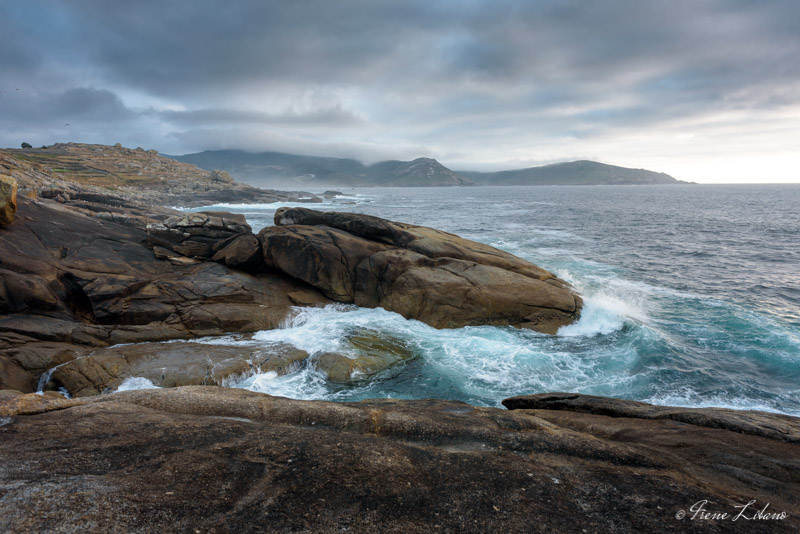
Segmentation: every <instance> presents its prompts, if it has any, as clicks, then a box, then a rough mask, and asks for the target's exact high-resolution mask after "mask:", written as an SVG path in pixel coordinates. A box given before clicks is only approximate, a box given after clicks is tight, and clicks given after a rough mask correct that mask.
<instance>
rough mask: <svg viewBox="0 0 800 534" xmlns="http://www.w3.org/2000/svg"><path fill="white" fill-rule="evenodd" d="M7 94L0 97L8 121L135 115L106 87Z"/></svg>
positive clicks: (110, 119) (110, 118) (92, 119)
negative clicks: (61, 91) (33, 93)
mask: <svg viewBox="0 0 800 534" xmlns="http://www.w3.org/2000/svg"><path fill="white" fill-rule="evenodd" d="M3 96H5V97H6V98H4V99H2V100H0V113H2V116H3V118H5V119H6V120H8V121H36V122H39V121H51V122H53V121H54V122H58V121H62V120H76V119H77V120H81V121H88V122H117V121H120V120H127V119H130V118H133V117H134V116H135V113H134V112H132V111H131V110H129V109H128V108H127V107H125V104H123V103H122V100H121V99H120V98H119V97H118V96H117V95H115V94H114V93H112V92H111V91H107V90H105V89H93V88H87V87H76V88H74V89H68V90H66V91H64V92H63V93H56V94H53V93H42V94H35V95H28V94H27V93H26V92H24V93H23V94H22V96H19V93H18V91H16V88H15V89H14V90H13V91H11V92H9V93H8V94H7V95H5V94H4V95H3Z"/></svg>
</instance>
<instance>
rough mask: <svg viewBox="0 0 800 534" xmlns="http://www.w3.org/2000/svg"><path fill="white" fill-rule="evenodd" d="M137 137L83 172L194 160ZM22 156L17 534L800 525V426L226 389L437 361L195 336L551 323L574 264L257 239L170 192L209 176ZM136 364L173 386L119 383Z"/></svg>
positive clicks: (451, 247)
mask: <svg viewBox="0 0 800 534" xmlns="http://www.w3.org/2000/svg"><path fill="white" fill-rule="evenodd" d="M37 150H40V151H43V150H45V149H37ZM46 150H51V149H46ZM59 150H62V151H63V152H64V153H65V154H67V155H68V156H69V155H70V154H72V155H74V154H73V153H72V152H70V151H71V150H74V147H72V146H68V147H66V148H64V147H61V148H59ZM124 150H129V149H122V148H121V147H101V148H98V149H97V150H93V149H92V146H88V148H87V147H83V148H81V150H80V151H79V152H80V154H79V155H80V158H82V159H81V160H80V161H82V162H83V163H80V165H82V167H80V168H79V169H78V170H76V171H75V172H78V171H79V170H80V169H84V168H89V166H88V164H87V163H86V162H87V161H88V157H89V156H87V155H86V154H87V153H93V154H95V155H96V157H97V158H100V160H102V161H100V160H98V161H95V162H94V165H95V166H96V167H97V168H98V169H100V170H102V171H103V172H105V173H107V174H113V173H112V172H111V171H109V170H107V169H108V168H110V167H109V166H110V165H112V163H113V159H114V157H117V158H120V157H121V155H122V156H125V157H130V158H132V159H124V158H123V161H121V162H120V161H117V162H116V163H113V165H116V166H117V167H115V168H138V167H136V165H139V164H141V162H142V161H144V160H147V161H150V162H151V163H150V164H151V165H153V169H155V170H153V171H152V172H154V173H155V172H160V170H164V169H173V168H172V167H170V165H172V164H170V163H165V162H161V159H165V158H160V156H158V155H157V154H152V153H148V152H146V151H132V152H133V154H128V155H126V154H127V153H125V154H123V152H121V151H124ZM5 152H14V151H4V153H0V174H3V173H5V174H4V176H10V178H9V179H5V180H4V181H3V183H8V184H11V183H13V184H14V185H16V184H17V183H19V190H18V191H17V189H14V191H13V193H14V194H13V195H12V194H11V193H9V194H8V195H6V196H7V197H8V198H11V197H12V196H13V197H14V198H13V199H12V200H13V209H12V208H11V207H10V206H11V203H10V202H8V203H6V204H5V205H4V206H0V208H2V207H5V211H4V213H5V214H7V216H6V219H5V220H4V221H5V222H3V223H2V224H0V511H2V514H0V530H3V531H8V532H30V531H60V532H75V531H82V532H105V531H108V530H121V531H129V532H152V531H187V530H194V531H200V532H207V531H213V532H226V531H234V530H237V531H264V530H279V531H301V532H333V531H343V530H344V531H347V530H349V531H354V532H378V531H380V532H421V531H426V532H427V531H429V530H431V528H434V529H436V530H443V531H450V532H456V531H458V532H462V531H466V532H480V531H502V532H545V531H548V532H549V531H554V530H555V531H571V532H572V531H574V532H581V531H585V532H599V531H614V532H641V531H643V530H649V531H653V532H674V531H683V530H686V529H687V528H688V529H690V530H704V531H706V530H707V531H711V532H717V531H729V530H731V529H734V530H737V529H740V530H742V531H745V530H746V531H748V532H783V531H786V532H793V531H796V530H797V529H798V527H800V521H799V520H798V518H797V514H796V511H797V509H798V503H799V502H800V454H799V453H800V450H798V443H800V422H799V420H798V419H796V418H792V417H788V416H782V415H777V414H767V413H760V412H738V411H732V410H722V409H711V408H709V409H680V408H668V407H657V406H650V405H646V404H643V403H637V402H632V401H621V400H615V399H606V398H599V397H589V396H584V395H578V394H568V393H555V394H542V395H532V396H524V397H515V398H511V399H506V400H505V401H503V404H504V405H505V406H506V407H507V408H508V410H504V409H500V408H479V407H474V406H469V405H467V404H463V403H459V402H451V401H440V400H420V401H407V400H405V401H404V400H371V401H364V402H359V403H330V402H322V401H313V402H312V401H298V400H290V399H284V398H279V397H272V396H269V395H264V394H260V393H253V392H249V391H244V390H235V389H230V388H225V387H219V386H225V385H229V384H231V383H232V382H235V381H236V380H239V379H241V378H242V377H244V376H247V375H248V374H253V373H256V372H266V371H272V372H275V373H277V374H283V373H288V372H291V371H293V370H295V369H297V368H298V366H303V365H310V366H313V367H314V368H315V369H317V370H318V371H320V372H321V373H324V375H325V376H326V377H327V379H328V380H330V381H331V382H336V383H345V384H346V383H348V382H351V381H354V380H361V379H369V377H371V376H373V375H376V374H378V373H381V372H382V371H384V370H386V369H388V368H390V367H392V366H396V365H404V363H405V362H407V361H409V360H411V359H413V358H415V357H417V356H418V355H417V354H416V353H415V352H414V350H413V349H412V348H410V347H407V346H405V345H404V344H403V343H402V342H400V341H399V340H394V339H391V338H385V337H382V336H380V335H378V334H377V333H376V331H374V330H372V329H370V328H364V329H361V330H359V331H354V332H352V333H351V334H350V335H349V336H348V338H347V339H346V340H345V341H346V344H347V350H346V351H345V352H331V353H325V354H314V355H309V354H307V353H305V352H303V351H300V350H298V349H296V348H294V347H292V346H289V345H284V344H277V343H275V344H253V345H252V346H249V345H248V346H246V347H245V346H242V345H238V346H235V347H234V346H229V345H224V344H218V345H208V344H199V343H197V341H196V338H199V337H203V336H219V335H222V334H232V333H233V334H237V335H240V336H247V335H249V334H250V333H253V332H256V331H259V330H265V329H272V328H276V327H279V326H280V325H281V324H282V322H283V321H285V320H286V319H287V318H288V317H291V315H292V313H293V309H294V308H295V307H297V306H325V305H330V304H332V303H334V302H337V303H345V304H351V305H358V306H364V307H382V308H385V309H387V310H389V311H395V312H397V313H399V314H401V315H403V316H404V317H406V318H409V319H416V320H420V321H423V322H425V323H427V324H429V325H431V326H434V327H437V328H449V327H460V326H465V325H480V324H493V325H511V326H516V327H520V328H530V329H533V330H537V331H539V332H543V333H550V334H552V333H555V332H556V331H557V330H558V328H559V327H561V326H563V325H567V324H570V323H572V322H574V321H576V320H577V319H578V318H579V316H580V312H581V308H582V300H581V298H580V297H579V296H578V295H577V294H576V293H575V292H574V291H573V289H572V288H571V287H570V286H569V285H568V284H566V283H565V282H564V281H562V280H560V279H558V278H556V277H555V276H554V275H553V274H552V273H549V272H547V271H545V270H543V269H541V268H539V267H537V266H535V265H532V264H530V263H528V262H526V261H524V260H522V259H520V258H517V257H515V256H513V255H510V254H507V253H505V252H502V251H500V250H497V249H494V248H492V247H488V246H486V245H482V244H479V243H475V242H472V241H468V240H465V239H462V238H459V237H458V236H455V235H452V234H448V233H445V232H442V231H439V230H435V229H432V228H425V227H420V226H414V225H410V224H406V223H400V222H393V221H387V220H384V219H379V218H376V217H369V216H364V215H358V214H348V213H330V212H322V211H315V210H308V209H301V208H291V209H288V208H284V209H279V210H278V211H277V213H276V216H275V226H271V227H267V228H265V229H263V230H261V231H260V232H259V233H258V234H254V233H253V232H252V229H251V228H250V227H249V225H248V224H247V222H246V221H245V219H244V218H243V217H242V216H239V215H235V214H231V213H223V212H204V213H184V212H180V211H176V210H173V209H170V208H163V207H156V206H155V205H154V204H153V202H155V201H156V200H154V199H160V200H158V201H164V200H165V199H175V198H179V196H180V195H184V194H185V195H188V196H187V197H186V198H189V197H191V196H192V195H195V196H194V197H192V198H204V197H202V195H200V196H197V195H198V194H200V190H198V189H197V188H195V185H196V182H195V181H194V180H195V179H200V178H199V177H200V175H197V174H192V173H195V171H193V170H191V169H188V168H180V169H177V170H176V169H173V170H172V171H170V172H173V171H174V172H176V173H178V174H179V175H180V177H179V178H175V179H174V180H172V183H171V184H167V185H166V186H163V187H162V185H152V184H161V183H162V181H160V180H157V177H154V176H151V175H147V174H143V175H137V176H144V178H142V181H144V182H146V183H147V184H150V186H147V187H145V186H144V185H142V184H138V185H135V184H133V185H132V184H130V183H128V184H127V185H124V184H123V185H120V184H118V185H117V186H115V187H116V189H115V190H114V192H113V193H111V192H110V191H109V190H108V189H107V188H106V189H104V188H103V187H101V186H98V185H97V184H96V183H94V184H93V183H88V182H91V181H92V180H95V179H98V178H97V177H98V176H100V175H102V176H106V174H103V172H100V171H98V173H99V174H98V173H95V174H91V173H89V174H81V175H80V176H81V177H82V179H83V180H84V181H85V182H87V183H79V182H77V181H75V180H66V179H64V178H63V177H61V178H59V177H56V176H53V172H54V171H53V170H52V168H48V167H46V166H43V164H41V163H31V162H30V161H28V160H25V158H21V159H20V158H18V157H16V156H15V157H10V156H8V155H7V154H6V153H5ZM98 155H99V156H98ZM100 156H102V158H101V157H100ZM70 157H72V156H70ZM3 158H5V159H3ZM9 160H11V163H9ZM59 161H61V163H60V164H63V162H64V160H63V159H61V160H59ZM70 161H71V160H70ZM101 163H102V164H103V165H105V166H106V167H103V168H101V167H100V165H101ZM37 165H38V167H37ZM75 165H76V166H78V165H79V164H78V163H75ZM131 165H133V167H131ZM176 165H184V164H177V163H176ZM189 167H191V166H189ZM76 168H77V167H76ZM4 169H5V170H4ZM104 169H105V170H104ZM80 172H83V171H82V170H81V171H80ZM115 176H118V177H119V176H122V175H115ZM126 176H127V175H126ZM202 176H204V177H205V178H203V179H205V180H207V181H208V184H215V183H216V184H227V186H228V189H229V191H228V192H229V194H231V195H233V196H229V197H227V198H241V196H242V195H247V194H248V190H246V189H244V188H239V186H238V185H237V184H231V183H229V182H226V181H225V180H226V178H225V177H224V176H222V177H220V176H219V175H218V176H216V178H215V177H213V176H210V175H206V174H203V175H202ZM129 178H130V177H129ZM204 183H206V182H202V183H201V187H205V185H202V184H204ZM151 186H152V187H151ZM136 187H139V188H140V189H141V190H142V191H145V193H142V194H140V195H138V198H137V194H136ZM176 187H177V189H176ZM214 187H217V189H216V190H215V189H214ZM245 188H246V186H245ZM7 189H8V191H9V192H10V191H11V189H12V188H10V187H9V188H7ZM221 189H222V186H218V185H217V186H213V187H212V186H211V185H209V189H208V190H207V191H206V190H203V191H206V192H208V194H209V195H212V196H213V195H214V194H217V193H219V191H220V190H221ZM215 191H217V193H215ZM231 192H232V193H231ZM220 194H221V193H220ZM260 194H262V193H259V195H260ZM263 194H264V195H272V197H266V196H265V197H258V198H257V199H254V200H256V201H263V199H264V198H279V197H280V198H288V196H287V195H288V194H282V193H278V192H264V193H263ZM237 195H239V196H237ZM251 197H252V195H251ZM0 200H1V199H0ZM170 202H171V200H170ZM163 341H173V342H172V343H168V344H164V343H160V342H163ZM133 377H139V378H146V379H147V380H149V381H150V382H151V383H152V384H154V385H155V386H158V387H160V388H163V389H152V390H141V391H129V392H120V393H115V394H113V395H112V394H108V393H110V392H113V391H115V390H116V389H117V388H118V387H119V386H120V384H122V383H123V382H124V381H125V380H126V379H129V378H133ZM37 389H38V390H41V391H40V393H39V394H36V393H33V392H34V391H36V390H37ZM57 391H62V392H64V391H65V392H67V393H68V394H69V396H71V397H72V398H66V397H65V396H63V395H62V394H61V393H59V392H57ZM521 393H524V392H521ZM751 500H754V503H753V504H752V505H748V506H749V508H747V509H746V514H745V515H746V517H745V518H740V519H739V520H738V521H736V522H734V521H732V519H731V517H732V516H733V515H736V514H737V513H738V512H739V510H737V509H736V508H735V507H736V506H737V505H739V504H741V505H745V504H747V503H748V502H750V501H751ZM704 501H707V504H706V505H700V506H701V507H702V506H705V509H706V510H707V511H708V512H719V513H720V514H722V513H728V514H729V516H728V517H727V518H720V517H721V516H720V517H716V518H715V519H710V518H708V517H706V518H703V517H702V512H696V511H695V510H692V508H693V507H695V508H696V507H697V506H699V505H698V504H697V503H702V502H704ZM764 505H768V507H767V509H766V510H765V511H763V513H762V515H768V513H769V514H772V513H776V514H780V513H783V512H785V514H786V517H783V518H775V517H771V516H770V517H768V518H766V519H765V518H763V517H758V518H751V516H753V514H755V513H756V512H758V511H759V510H762V508H763V507H764ZM681 513H683V514H684V515H683V516H682V518H679V516H680V514H681ZM698 514H700V516H698Z"/></svg>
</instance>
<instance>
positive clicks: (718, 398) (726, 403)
mask: <svg viewBox="0 0 800 534" xmlns="http://www.w3.org/2000/svg"><path fill="white" fill-rule="evenodd" d="M793 396H794V397H798V392H795V394H794V395H793ZM642 401H643V402H647V403H650V404H657V405H659V406H679V407H682V408H730V409H732V410H758V411H762V412H771V413H782V414H787V415H794V416H797V417H800V410H789V411H787V410H786V409H779V408H776V407H775V406H774V405H773V404H771V403H768V402H764V401H758V400H755V399H752V398H748V397H741V396H736V395H719V394H718V395H708V394H700V393H698V392H697V391H695V390H694V389H693V388H691V387H686V386H684V387H681V388H679V389H678V390H676V391H669V392H664V393H657V394H655V395H651V396H650V397H647V398H645V399H642Z"/></svg>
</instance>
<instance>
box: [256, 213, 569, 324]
mask: <svg viewBox="0 0 800 534" xmlns="http://www.w3.org/2000/svg"><path fill="white" fill-rule="evenodd" d="M275 224H276V226H274V227H267V228H264V229H263V230H262V231H261V232H260V233H259V234H258V237H259V239H260V240H261V244H262V249H263V253H264V262H265V264H266V266H267V268H269V269H273V270H276V271H279V272H282V273H286V274H288V275H290V276H293V277H295V278H299V279H300V280H302V281H304V282H306V283H308V284H310V285H312V286H314V287H316V288H317V289H319V290H320V291H321V292H322V293H324V294H325V296H327V297H328V298H331V299H332V300H336V301H340V302H348V303H355V304H357V305H359V306H365V307H371V308H375V307H383V308H385V309H387V310H390V311H395V312H397V313H400V314H401V315H403V316H404V317H406V318H410V319H418V320H420V321H424V322H426V323H428V324H430V325H432V326H435V327H437V328H455V327H461V326H465V325H478V324H493V325H509V324H510V325H514V326H519V327H524V328H531V329H534V330H538V331H540V332H546V333H555V332H556V331H557V330H558V328H559V327H561V326H564V325H566V324H570V323H572V322H574V321H575V320H576V319H577V318H578V316H579V315H580V311H581V308H582V301H581V299H580V297H578V296H577V295H576V294H575V293H574V291H573V290H572V289H571V288H570V287H569V286H568V284H567V283H566V282H564V281H562V280H560V279H558V278H556V276H555V275H553V274H552V273H550V272H548V271H545V270H544V269H541V268H539V267H537V266H535V265H533V264H531V263H529V262H527V261H525V260H522V259H521V258H517V257H516V256H513V255H511V254H508V253H506V252H502V251H500V250H497V249H495V248H493V247H490V246H488V245H484V244H481V243H476V242H474V241H469V240H467V239H462V238H460V237H458V236H455V235H453V234H448V233H446V232H442V231H440V230H435V229H432V228H425V227H421V226H414V225H409V224H403V223H395V222H391V221H386V220H383V219H380V218H377V217H371V216H367V215H359V214H353V213H330V212H321V211H315V210H309V209H304V208H280V209H279V210H278V211H277V212H276V214H275Z"/></svg>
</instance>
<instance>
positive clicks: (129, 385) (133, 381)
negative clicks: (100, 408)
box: [115, 376, 161, 393]
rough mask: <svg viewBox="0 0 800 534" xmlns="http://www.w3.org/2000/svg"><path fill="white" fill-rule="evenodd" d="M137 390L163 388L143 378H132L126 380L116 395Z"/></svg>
mask: <svg viewBox="0 0 800 534" xmlns="http://www.w3.org/2000/svg"><path fill="white" fill-rule="evenodd" d="M137 389H161V388H159V387H158V386H156V385H155V384H153V383H152V382H151V381H150V380H148V379H147V378H144V377H141V376H132V377H130V378H126V379H125V381H124V382H123V383H122V384H120V385H119V387H118V388H117V391H116V392H115V393H119V392H120V391H133V390H137Z"/></svg>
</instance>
